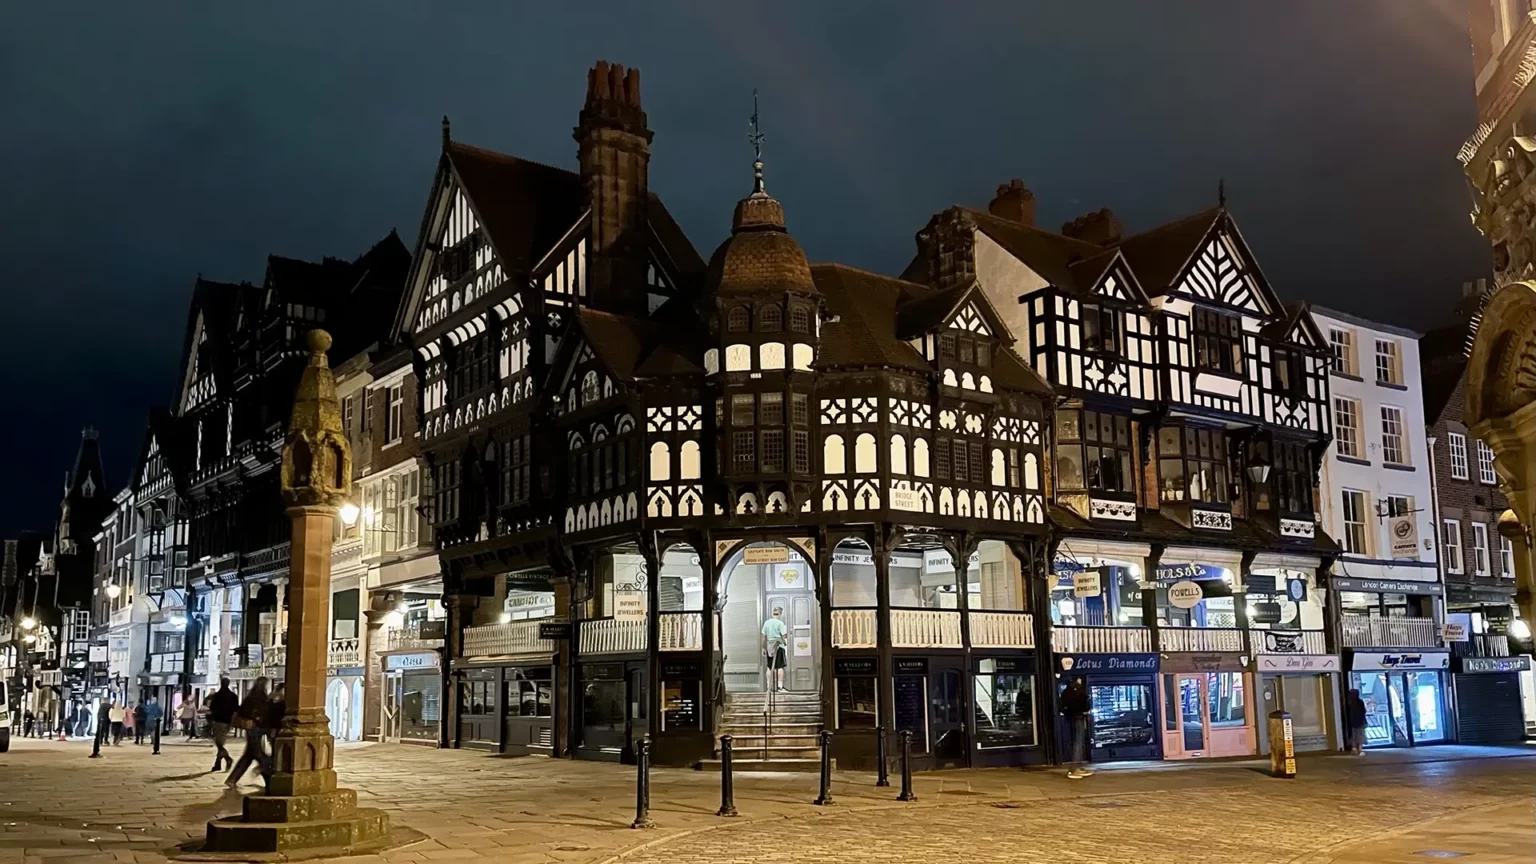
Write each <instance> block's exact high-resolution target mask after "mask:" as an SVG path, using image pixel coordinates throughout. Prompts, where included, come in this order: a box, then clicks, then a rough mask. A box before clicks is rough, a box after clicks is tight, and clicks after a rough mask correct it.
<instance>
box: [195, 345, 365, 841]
mask: <svg viewBox="0 0 1536 864" xmlns="http://www.w3.org/2000/svg"><path fill="white" fill-rule="evenodd" d="M308 344H309V352H310V354H309V365H308V366H307V367H306V368H305V369H304V372H303V375H302V377H300V379H299V387H298V393H297V394H296V395H295V396H294V401H293V416H292V419H291V420H290V421H289V423H288V439H287V442H286V444H285V445H284V446H283V464H282V490H283V500H284V501H285V502H286V503H287V504H288V515H289V517H290V518H292V520H293V547H292V550H291V553H290V563H289V589H288V608H289V614H288V667H287V681H286V687H287V700H286V701H287V706H286V713H285V714H284V716H283V718H282V721H281V723H280V724H279V726H278V729H277V736H276V742H275V744H274V746H273V760H274V772H273V775H272V779H271V781H270V783H269V785H268V788H267V790H266V792H265V793H264V794H260V795H251V796H248V797H247V798H246V799H245V802H244V809H243V812H242V813H241V815H240V816H238V817H232V818H228V819H216V820H214V821H212V822H209V823H208V836H207V842H206V844H205V845H204V847H203V850H202V851H203V852H204V853H212V854H214V855H219V854H221V853H247V854H248V853H276V854H278V855H281V856H283V857H289V856H291V855H292V854H293V853H299V854H300V855H302V854H303V853H304V852H305V851H310V850H316V851H318V850H327V851H330V850H338V851H340V850H356V849H357V848H358V847H364V846H368V847H372V846H379V845H383V844H384V843H385V842H386V838H388V837H389V835H390V829H389V817H388V816H387V815H386V814H385V813H384V811H382V810H373V809H359V808H358V807H357V793H356V792H355V791H353V790H351V789H339V788H337V786H336V771H335V769H334V768H333V767H332V761H331V760H332V756H333V754H334V751H335V742H334V740H333V739H332V738H331V733H330V721H329V720H328V719H327V718H326V716H325V677H326V661H327V652H328V651H329V648H330V639H329V637H330V633H329V632H328V626H327V625H328V623H329V621H330V590H331V588H330V583H331V530H332V523H333V521H334V520H335V518H336V511H337V508H338V507H339V506H340V505H341V504H342V502H343V501H345V500H346V499H347V497H348V496H349V495H350V494H351V492H352V453H351V450H350V449H349V447H348V445H347V439H346V438H345V437H344V436H343V435H342V426H341V409H340V406H339V405H338V403H337V400H336V382H335V379H333V378H332V376H331V370H330V367H329V365H328V364H327V362H326V357H325V352H326V351H327V350H328V349H329V348H330V347H331V337H330V334H328V333H326V332H325V331H324V330H311V331H310V332H309V337H308Z"/></svg>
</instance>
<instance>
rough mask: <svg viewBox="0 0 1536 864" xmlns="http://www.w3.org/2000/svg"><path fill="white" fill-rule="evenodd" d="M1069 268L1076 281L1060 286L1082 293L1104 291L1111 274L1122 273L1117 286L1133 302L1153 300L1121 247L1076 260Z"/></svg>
mask: <svg viewBox="0 0 1536 864" xmlns="http://www.w3.org/2000/svg"><path fill="white" fill-rule="evenodd" d="M1116 265H1119V266H1116ZM1067 269H1068V270H1069V271H1070V272H1071V273H1072V277H1073V279H1074V282H1073V284H1072V285H1062V286H1058V287H1061V288H1068V289H1075V290H1077V292H1078V293H1080V294H1095V293H1102V292H1100V290H1099V289H1100V288H1101V287H1102V286H1104V285H1105V284H1107V280H1108V279H1109V278H1110V277H1111V276H1114V275H1121V276H1123V277H1124V278H1123V279H1117V280H1116V281H1115V285H1116V287H1118V288H1120V289H1121V291H1122V292H1123V293H1124V294H1125V295H1126V296H1128V297H1129V298H1130V299H1131V300H1132V301H1133V302H1137V303H1150V302H1151V301H1150V299H1149V298H1148V297H1147V292H1146V291H1145V290H1144V289H1143V288H1142V287H1141V282H1140V281H1139V280H1138V279H1137V278H1136V273H1135V271H1134V270H1132V269H1131V266H1130V262H1128V261H1126V260H1125V255H1124V253H1122V252H1121V251H1120V250H1119V249H1110V250H1109V251H1107V252H1103V253H1101V254H1099V255H1095V256H1094V257H1092V258H1087V259H1084V260H1082V261H1077V262H1074V263H1073V264H1071V265H1069V266H1068V268H1067Z"/></svg>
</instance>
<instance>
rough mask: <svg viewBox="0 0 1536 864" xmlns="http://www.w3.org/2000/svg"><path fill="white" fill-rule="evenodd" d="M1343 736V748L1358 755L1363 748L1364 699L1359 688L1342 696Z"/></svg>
mask: <svg viewBox="0 0 1536 864" xmlns="http://www.w3.org/2000/svg"><path fill="white" fill-rule="evenodd" d="M1344 736H1345V737H1344V749H1346V750H1348V751H1349V752H1351V753H1353V754H1355V755H1356V756H1359V755H1360V752H1361V751H1362V750H1364V749H1365V700H1364V699H1361V698H1360V691H1359V690H1351V691H1349V695H1348V696H1346V697H1345V698H1344Z"/></svg>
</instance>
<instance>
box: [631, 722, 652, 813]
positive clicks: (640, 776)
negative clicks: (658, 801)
mask: <svg viewBox="0 0 1536 864" xmlns="http://www.w3.org/2000/svg"><path fill="white" fill-rule="evenodd" d="M635 770H636V777H635V821H634V822H632V823H630V826H629V827H631V828H655V827H656V823H655V822H652V821H651V739H650V737H649V736H647V737H645V738H641V739H640V740H639V741H638V742H636V743H635Z"/></svg>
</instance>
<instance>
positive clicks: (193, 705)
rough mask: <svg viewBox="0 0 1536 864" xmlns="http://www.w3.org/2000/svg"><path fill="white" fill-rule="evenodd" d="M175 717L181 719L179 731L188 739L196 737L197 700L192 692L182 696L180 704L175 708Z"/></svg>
mask: <svg viewBox="0 0 1536 864" xmlns="http://www.w3.org/2000/svg"><path fill="white" fill-rule="evenodd" d="M176 719H177V720H179V721H181V731H182V733H183V734H185V735H186V736H187V740H188V741H191V740H192V739H193V738H196V737H197V700H196V699H193V698H192V694H190V693H188V694H187V695H186V696H184V697H182V700H181V705H180V707H178V708H177V709H176Z"/></svg>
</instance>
